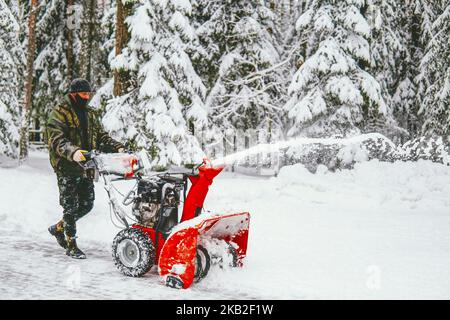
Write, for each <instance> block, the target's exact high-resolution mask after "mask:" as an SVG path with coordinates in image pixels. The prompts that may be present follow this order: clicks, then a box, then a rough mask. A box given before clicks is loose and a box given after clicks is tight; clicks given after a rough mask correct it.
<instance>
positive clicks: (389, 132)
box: [360, 0, 411, 139]
mask: <svg viewBox="0 0 450 320" xmlns="http://www.w3.org/2000/svg"><path fill="white" fill-rule="evenodd" d="M409 7H410V6H409V5H405V4H403V3H399V2H398V1H395V0H372V1H366V4H365V5H364V6H363V7H361V9H360V11H361V14H362V15H363V16H365V17H367V21H368V23H369V25H370V26H371V36H370V40H369V42H370V55H371V61H370V69H369V72H370V73H371V74H372V75H373V76H374V78H375V79H376V80H377V82H378V83H379V84H380V87H381V94H382V97H383V99H384V101H385V103H386V106H387V108H386V114H384V115H383V116H379V114H375V117H374V119H373V118H372V119H369V121H368V122H369V124H370V125H371V126H372V128H371V129H372V130H371V131H376V132H380V133H383V134H385V135H386V136H388V137H389V138H391V139H398V138H400V137H402V138H403V139H405V138H407V137H408V136H409V134H408V132H407V131H406V129H404V128H402V127H399V126H398V123H397V121H395V118H394V109H393V96H394V95H395V94H396V91H397V89H399V90H400V92H398V91H397V93H398V94H401V95H408V92H405V91H404V89H405V86H408V85H409V83H408V82H407V80H408V79H409V78H408V77H406V78H405V79H403V80H405V81H404V82H403V83H401V86H400V85H399V81H400V79H401V77H404V76H405V73H406V71H407V70H409V69H410V67H409V65H407V63H408V62H410V60H411V59H410V57H409V51H408V44H409V42H408V39H410V37H409V34H408V32H409V28H410V24H409V23H408V24H406V25H405V22H409V21H405V20H404V19H402V18H404V15H403V12H404V11H406V12H407V11H408V9H409ZM408 67H409V68H408ZM399 86H400V87H399ZM402 90H403V91H402ZM399 104H400V105H399V106H398V107H399V108H402V109H403V110H405V111H407V112H408V110H409V109H408V107H411V106H410V105H407V101H405V102H403V101H401V102H400V103H399ZM396 111H397V113H396V115H397V116H399V117H400V118H401V119H402V120H403V118H404V117H403V114H399V112H398V111H399V110H398V109H397V110H396ZM410 118H411V117H410ZM377 121H378V124H377V123H376V122H377ZM374 122H375V123H374ZM367 129H369V128H368V127H367V126H366V130H367Z"/></svg>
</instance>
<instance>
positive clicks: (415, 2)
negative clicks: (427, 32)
mask: <svg viewBox="0 0 450 320" xmlns="http://www.w3.org/2000/svg"><path fill="white" fill-rule="evenodd" d="M421 1H423V0H412V1H410V2H408V3H406V5H402V6H401V7H398V8H397V9H396V12H397V14H398V15H399V16H400V18H399V24H398V25H397V30H398V32H401V37H402V40H401V41H402V42H403V43H404V44H405V46H406V50H403V51H402V52H401V60H400V62H399V64H398V71H399V72H398V78H397V80H398V85H397V87H396V89H395V93H394V94H393V96H392V109H393V113H394V117H395V119H396V121H397V123H398V124H399V126H400V127H402V128H404V129H406V130H407V131H408V133H409V137H410V138H414V137H415V136H416V135H417V134H418V130H419V127H420V123H419V117H418V116H417V112H418V110H419V100H418V97H417V94H418V87H417V83H416V77H417V74H418V69H419V63H420V60H421V58H422V55H423V50H422V44H421V41H420V30H421V22H420V20H421V19H420V13H421V12H420V10H418V8H420V2H421ZM403 142H404V141H403Z"/></svg>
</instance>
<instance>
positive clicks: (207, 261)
mask: <svg viewBox="0 0 450 320" xmlns="http://www.w3.org/2000/svg"><path fill="white" fill-rule="evenodd" d="M210 267H211V257H210V256H209V253H208V251H207V250H206V249H205V248H204V247H203V246H201V245H198V246H197V257H196V258H195V275H194V281H195V282H199V281H200V280H202V279H203V278H204V277H206V275H207V274H208V272H209V268H210Z"/></svg>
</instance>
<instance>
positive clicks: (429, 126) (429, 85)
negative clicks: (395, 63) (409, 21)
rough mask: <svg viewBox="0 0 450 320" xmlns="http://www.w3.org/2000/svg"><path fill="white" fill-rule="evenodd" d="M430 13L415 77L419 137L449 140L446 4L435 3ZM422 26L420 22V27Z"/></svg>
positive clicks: (449, 12)
mask: <svg viewBox="0 0 450 320" xmlns="http://www.w3.org/2000/svg"><path fill="white" fill-rule="evenodd" d="M431 10H433V11H432V12H433V13H434V17H435V18H434V19H433V20H432V21H433V22H432V24H431V27H429V29H428V30H427V29H424V33H425V35H424V36H426V37H428V39H429V41H428V42H427V45H426V48H425V52H424V56H423V58H422V60H421V63H420V74H419V75H418V81H419V86H420V89H419V90H420V93H421V94H422V95H423V100H422V102H421V106H420V109H419V115H421V116H422V117H423V119H424V122H423V125H422V134H424V135H438V136H444V137H445V138H446V139H449V135H450V128H449V127H450V108H449V102H450V55H449V52H448V50H449V43H450V4H448V3H447V2H446V1H437V2H436V3H434V6H433V7H432V9H431ZM426 22H427V21H426V20H424V24H425V23H426ZM427 26H428V25H427ZM447 141H448V140H447Z"/></svg>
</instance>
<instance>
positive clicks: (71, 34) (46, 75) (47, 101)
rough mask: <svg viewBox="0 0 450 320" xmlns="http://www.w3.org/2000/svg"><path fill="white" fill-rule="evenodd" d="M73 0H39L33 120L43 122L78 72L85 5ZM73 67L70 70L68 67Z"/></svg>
mask: <svg viewBox="0 0 450 320" xmlns="http://www.w3.org/2000/svg"><path fill="white" fill-rule="evenodd" d="M72 3H75V2H74V1H52V0H42V1H39V8H40V9H39V12H38V17H37V24H36V34H37V37H36V52H37V53H36V58H35V63H34V67H35V75H34V83H33V98H32V101H33V113H32V118H33V120H34V121H37V122H41V123H44V122H45V121H46V118H47V114H48V113H49V112H50V111H51V109H52V108H53V107H54V106H55V104H57V103H59V101H61V99H62V96H63V94H64V93H65V92H66V91H67V88H68V86H69V84H70V81H71V80H72V78H73V77H76V76H77V75H78V65H79V63H77V62H79V59H78V58H79V52H80V50H79V48H80V41H79V27H80V21H81V13H82V8H81V6H80V5H79V4H73V5H72ZM69 67H70V70H69Z"/></svg>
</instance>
